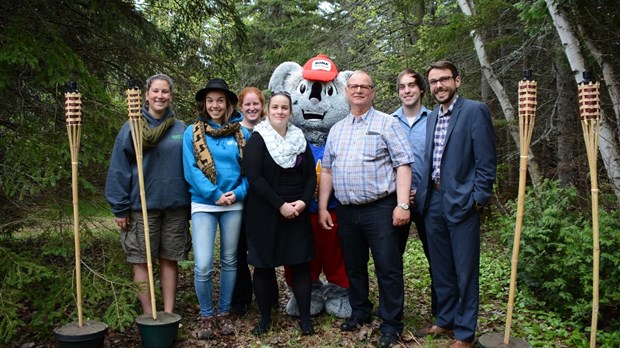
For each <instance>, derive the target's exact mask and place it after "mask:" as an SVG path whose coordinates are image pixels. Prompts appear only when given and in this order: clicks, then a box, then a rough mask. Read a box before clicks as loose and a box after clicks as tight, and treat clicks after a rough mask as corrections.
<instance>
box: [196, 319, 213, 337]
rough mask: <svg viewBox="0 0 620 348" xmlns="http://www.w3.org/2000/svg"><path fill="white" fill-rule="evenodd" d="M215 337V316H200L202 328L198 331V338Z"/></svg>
mask: <svg viewBox="0 0 620 348" xmlns="http://www.w3.org/2000/svg"><path fill="white" fill-rule="evenodd" d="M213 337H215V318H214V317H202V318H200V329H199V331H198V338H199V339H201V340H210V339H213Z"/></svg>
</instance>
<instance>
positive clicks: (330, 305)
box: [321, 283, 352, 319]
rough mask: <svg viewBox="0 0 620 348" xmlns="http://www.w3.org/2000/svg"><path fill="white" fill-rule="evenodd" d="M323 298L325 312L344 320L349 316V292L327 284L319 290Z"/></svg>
mask: <svg viewBox="0 0 620 348" xmlns="http://www.w3.org/2000/svg"><path fill="white" fill-rule="evenodd" d="M321 291H322V292H323V297H324V298H325V312H327V314H331V315H333V316H335V317H337V318H341V319H346V318H349V317H350V316H351V312H352V311H351V304H350V303H349V290H348V289H346V288H342V287H340V286H338V285H336V284H332V283H327V284H325V285H323V287H322V288H321Z"/></svg>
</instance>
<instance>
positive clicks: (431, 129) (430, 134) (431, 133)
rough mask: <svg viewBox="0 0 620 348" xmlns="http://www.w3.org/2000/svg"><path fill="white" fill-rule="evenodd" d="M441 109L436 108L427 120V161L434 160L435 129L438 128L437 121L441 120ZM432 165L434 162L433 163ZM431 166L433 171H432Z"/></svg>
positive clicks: (425, 155)
mask: <svg viewBox="0 0 620 348" xmlns="http://www.w3.org/2000/svg"><path fill="white" fill-rule="evenodd" d="M438 116H439V108H435V110H433V112H431V114H430V115H429V116H428V119H427V120H426V149H427V151H426V153H425V154H424V157H425V160H427V161H428V160H431V161H432V158H433V145H434V143H435V142H434V139H435V128H436V127H437V120H438V119H439V117H438ZM431 163H432V162H431ZM432 167H433V166H431V170H432Z"/></svg>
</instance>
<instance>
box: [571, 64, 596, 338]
mask: <svg viewBox="0 0 620 348" xmlns="http://www.w3.org/2000/svg"><path fill="white" fill-rule="evenodd" d="M583 78H584V81H583V82H582V83H580V84H579V85H578V86H577V89H578V94H579V118H580V119H581V128H582V129H583V140H584V141H585V143H586V151H587V153H588V166H589V169H590V181H591V182H592V187H591V190H592V244H593V245H592V252H593V255H592V256H593V257H592V262H593V267H592V327H591V332H590V347H591V348H594V347H596V325H597V321H598V304H599V297H598V296H599V294H598V291H599V258H600V252H601V250H600V246H599V233H598V180H597V169H596V161H597V154H598V141H599V137H598V134H599V126H600V110H601V108H600V103H599V101H600V99H599V96H600V91H599V89H600V83H599V82H596V83H593V82H591V81H590V72H589V71H586V72H584V73H583Z"/></svg>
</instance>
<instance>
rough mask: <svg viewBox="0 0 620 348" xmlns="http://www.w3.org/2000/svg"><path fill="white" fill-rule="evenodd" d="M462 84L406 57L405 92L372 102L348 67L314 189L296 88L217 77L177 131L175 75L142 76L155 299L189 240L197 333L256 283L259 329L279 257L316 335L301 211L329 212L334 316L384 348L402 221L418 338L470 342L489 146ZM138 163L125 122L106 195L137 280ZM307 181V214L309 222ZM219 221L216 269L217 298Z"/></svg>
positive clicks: (167, 290) (168, 296) (484, 116)
mask: <svg viewBox="0 0 620 348" xmlns="http://www.w3.org/2000/svg"><path fill="white" fill-rule="evenodd" d="M427 82H428V85H429V86H430V89H429V91H430V93H431V94H432V95H433V97H434V98H435V100H436V101H437V102H438V103H439V106H438V107H437V108H436V109H435V110H433V111H430V110H428V109H426V108H425V107H424V106H423V105H422V97H423V95H424V93H425V92H426V91H427V88H426V86H427ZM460 84H461V76H460V75H459V73H458V70H457V68H456V67H455V66H454V65H453V64H452V63H450V62H447V61H439V62H436V63H434V64H432V65H431V66H430V68H429V69H428V70H427V73H426V78H425V77H424V76H422V75H421V74H420V73H417V72H415V71H413V70H410V69H406V70H404V71H403V72H401V73H400V74H399V76H398V78H397V86H398V95H399V97H400V100H401V102H402V105H401V107H400V108H399V109H398V110H396V111H395V112H394V113H393V114H392V115H389V114H386V113H383V112H381V111H379V110H376V109H375V108H374V107H373V99H374V96H375V85H374V83H373V80H372V78H371V76H370V75H369V74H368V73H366V72H364V71H361V70H359V71H355V72H353V73H352V74H351V76H350V77H349V78H348V81H347V85H346V88H345V94H346V96H347V100H348V102H349V106H350V112H349V115H348V116H347V117H346V118H344V119H343V120H341V121H339V122H338V123H336V124H335V125H334V126H333V127H332V128H331V129H330V131H329V135H328V137H327V141H326V144H325V149H324V153H323V158H322V162H321V169H320V180H319V181H318V190H317V173H316V172H315V159H314V157H313V152H312V150H311V148H310V144H309V143H308V142H307V141H306V139H305V137H304V133H303V131H302V130H301V129H299V128H298V127H296V126H295V125H293V124H291V123H290V122H289V121H290V118H291V116H292V112H293V102H294V101H293V100H291V95H290V94H289V93H288V92H286V91H273V92H272V93H271V95H270V96H269V97H268V98H267V99H265V97H264V96H263V94H262V92H261V91H260V90H259V89H257V88H254V87H246V88H244V89H243V90H242V91H241V92H240V93H239V97H238V96H237V95H236V94H235V93H234V92H232V91H231V90H230V89H229V87H228V85H227V84H226V82H225V81H224V80H222V79H218V78H214V79H211V80H209V81H208V83H207V85H206V86H205V88H203V89H201V90H199V91H198V92H197V93H196V96H195V97H196V98H195V99H196V106H197V114H198V117H197V120H196V122H195V123H193V124H192V125H189V126H188V127H187V128H186V127H185V125H184V124H183V123H182V122H181V121H178V120H176V119H175V117H174V112H173V111H172V107H171V103H172V96H173V82H172V80H171V79H170V78H169V77H168V76H166V75H163V74H159V75H154V76H152V77H150V78H149V79H148V80H147V83H146V91H145V96H146V97H145V103H144V107H143V110H142V114H143V116H144V120H145V127H144V136H143V144H144V149H145V150H144V151H145V152H144V154H143V165H144V172H145V187H146V190H147V195H146V196H147V202H146V205H147V208H148V220H149V221H148V223H149V227H150V233H151V243H152V245H151V249H152V251H151V253H152V255H153V258H159V263H160V278H161V284H162V296H163V302H164V310H165V311H168V312H172V311H173V309H174V299H175V291H176V282H177V273H178V270H177V262H178V261H180V260H184V259H186V258H187V255H188V252H189V250H190V247H191V246H192V244H193V251H194V259H195V268H194V274H195V279H194V284H195V289H196V294H197V297H198V302H199V304H200V331H199V337H200V338H201V339H211V338H213V337H214V336H215V335H218V334H222V335H229V334H232V333H234V331H235V326H234V325H233V323H232V321H231V315H230V314H231V313H232V312H233V311H234V312H237V313H245V311H247V309H248V305H249V303H250V301H251V298H252V291H251V289H252V288H253V290H254V291H253V292H254V296H255V298H256V303H257V305H258V309H259V312H260V321H259V322H258V323H257V324H256V326H255V327H254V329H253V330H252V333H253V334H255V335H258V336H260V335H262V334H264V333H266V332H268V331H269V330H271V328H272V318H271V313H272V310H273V308H274V305H275V306H277V303H278V297H279V292H278V285H277V280H276V273H275V268H276V267H279V266H282V265H286V266H288V267H287V268H288V269H287V273H288V274H290V286H291V289H292V292H293V294H294V298H295V300H296V302H297V305H298V309H299V329H300V332H301V334H302V335H312V334H314V333H315V330H314V328H313V326H312V322H311V319H310V302H311V291H312V278H311V270H310V261H311V260H312V259H313V257H314V255H315V250H314V242H313V233H312V222H311V220H312V219H316V221H314V220H312V221H314V223H315V224H318V225H319V226H320V227H321V228H323V229H324V230H326V231H329V230H332V229H333V228H335V220H336V218H337V221H338V222H337V223H338V228H337V233H338V237H339V239H340V244H341V248H342V254H343V256H344V266H345V269H346V275H347V277H348V281H349V283H350V287H349V303H350V305H351V316H350V317H349V318H347V319H346V320H345V321H344V322H343V323H342V324H341V326H340V328H341V330H342V331H356V330H358V329H359V327H360V326H361V325H364V323H369V322H370V321H371V318H372V315H373V314H375V313H378V316H379V317H380V318H381V320H382V322H381V325H380V331H381V338H380V341H379V344H380V346H381V347H389V346H391V345H393V344H396V343H398V340H399V337H400V335H401V334H402V331H403V327H404V325H403V321H402V319H403V310H404V280H403V261H402V260H403V254H404V252H405V245H406V242H407V237H408V235H409V230H410V226H411V222H413V223H414V224H415V226H416V229H417V231H418V235H419V236H420V239H421V241H422V245H423V249H424V253H425V255H426V258H427V259H428V261H429V272H430V275H431V280H432V281H431V283H432V286H431V287H432V291H431V298H432V301H431V303H432V315H433V317H434V323H432V324H431V325H429V326H428V327H425V328H422V329H420V330H418V331H417V332H416V335H419V336H422V337H424V336H427V335H432V336H437V335H449V336H452V337H453V338H454V342H453V343H452V345H451V346H450V347H452V348H458V347H472V346H473V344H474V343H473V342H474V339H475V329H476V324H477V315H478V297H479V295H478V294H479V289H478V282H479V257H480V213H481V211H482V209H483V207H484V206H485V204H486V203H487V202H488V200H489V197H490V195H491V191H492V186H493V182H494V180H495V166H496V158H495V140H494V135H493V127H492V123H491V116H490V113H489V110H488V108H487V107H486V106H485V105H484V104H483V103H480V102H477V101H472V100H468V99H465V98H463V97H461V96H459V95H458V88H459V87H460ZM265 104H266V105H265ZM264 106H266V107H264ZM237 107H238V108H239V109H240V110H241V112H239V111H237ZM265 111H266V115H264V112H265ZM147 144H149V145H148V146H147ZM135 162H136V158H135V153H134V150H133V146H132V141H131V134H130V130H129V126H128V124H125V125H124V126H123V128H122V129H121V131H120V132H119V134H118V136H117V139H116V143H115V146H114V150H113V153H112V158H111V163H110V170H109V173H108V178H107V183H106V198H107V199H108V201H109V202H110V205H111V206H112V210H113V213H114V215H115V217H116V218H115V219H116V222H117V224H118V226H119V227H120V229H121V231H122V232H121V240H122V244H123V248H124V250H125V251H126V253H127V261H128V262H129V263H131V264H132V265H133V270H134V281H136V282H137V283H139V284H142V286H144V284H145V282H146V280H147V271H146V252H145V246H144V236H143V233H144V226H143V221H142V214H141V208H140V205H141V202H140V196H139V190H138V188H137V187H136V186H137V185H136V178H137V166H136V163H135ZM315 192H318V198H317V200H318V214H317V217H313V218H312V219H311V214H310V212H309V206H310V204H311V203H312V200H313V199H315V198H316V197H315ZM333 196H335V198H336V199H337V201H338V204H337V206H336V208H335V213H334V211H333V209H332V208H333V207H332V201H333ZM190 216H191V226H192V232H191V234H190V233H189V223H188V220H189V217H190ZM218 230H219V233H220V251H219V255H220V263H221V268H220V272H221V275H220V286H219V296H218V301H217V307H214V304H213V302H214V292H213V279H212V278H213V277H212V275H213V260H214V247H215V238H216V232H217V231H218ZM397 251H398V252H397ZM371 254H372V257H373V261H374V267H375V274H376V277H377V283H378V286H379V306H378V311H377V312H373V303H372V302H371V301H370V299H369V273H368V261H369V257H370V255H371ZM248 264H249V265H251V266H253V268H254V273H253V276H250V271H249V268H248ZM142 290H143V291H140V292H139V294H138V299H139V301H140V303H141V305H142V309H143V311H144V312H145V313H149V312H150V310H151V307H150V298H149V293H148V291H146V289H142ZM233 302H234V303H233Z"/></svg>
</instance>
